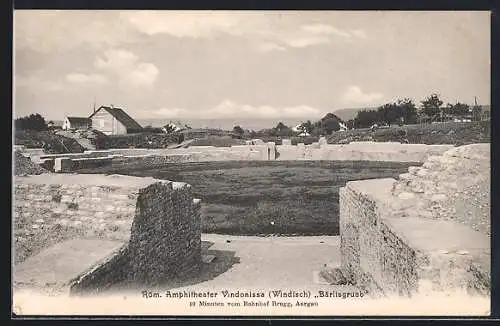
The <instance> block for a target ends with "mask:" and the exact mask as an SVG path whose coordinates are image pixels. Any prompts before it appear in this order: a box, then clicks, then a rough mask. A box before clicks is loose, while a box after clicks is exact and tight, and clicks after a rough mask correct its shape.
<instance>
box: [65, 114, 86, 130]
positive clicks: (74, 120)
mask: <svg viewBox="0 0 500 326" xmlns="http://www.w3.org/2000/svg"><path fill="white" fill-rule="evenodd" d="M91 126H92V121H91V120H90V119H89V118H81V117H66V119H64V123H63V125H62V128H63V129H64V130H70V129H88V128H90V127H91Z"/></svg>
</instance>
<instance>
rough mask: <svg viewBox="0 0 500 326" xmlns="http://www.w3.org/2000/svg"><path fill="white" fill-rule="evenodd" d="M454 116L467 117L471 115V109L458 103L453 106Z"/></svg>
mask: <svg viewBox="0 0 500 326" xmlns="http://www.w3.org/2000/svg"><path fill="white" fill-rule="evenodd" d="M452 114H453V115H454V116H459V117H466V116H468V115H469V114H470V107H469V106H468V105H467V104H464V103H460V102H458V103H457V104H455V105H453V108H452Z"/></svg>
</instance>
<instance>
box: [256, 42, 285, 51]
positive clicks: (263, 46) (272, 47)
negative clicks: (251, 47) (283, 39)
mask: <svg viewBox="0 0 500 326" xmlns="http://www.w3.org/2000/svg"><path fill="white" fill-rule="evenodd" d="M256 49H257V51H258V52H262V53H266V52H271V51H285V50H286V48H285V47H284V46H280V45H278V44H276V43H269V42H264V43H260V44H257V45H256Z"/></svg>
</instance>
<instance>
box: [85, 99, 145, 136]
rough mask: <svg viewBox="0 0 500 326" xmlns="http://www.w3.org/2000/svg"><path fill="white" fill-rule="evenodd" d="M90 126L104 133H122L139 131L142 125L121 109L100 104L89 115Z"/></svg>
mask: <svg viewBox="0 0 500 326" xmlns="http://www.w3.org/2000/svg"><path fill="white" fill-rule="evenodd" d="M89 119H90V120H92V128H94V129H96V130H99V131H100V132H102V133H104V134H106V135H123V134H130V133H135V132H140V131H141V130H142V127H141V125H140V124H138V123H137V122H136V121H135V120H134V119H132V117H130V116H129V115H128V114H127V113H126V112H125V111H124V110H123V109H120V108H115V107H113V106H101V107H99V108H98V109H97V110H95V112H94V113H92V115H91V116H90V117H89Z"/></svg>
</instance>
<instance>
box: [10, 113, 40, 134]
mask: <svg viewBox="0 0 500 326" xmlns="http://www.w3.org/2000/svg"><path fill="white" fill-rule="evenodd" d="M14 127H15V128H16V129H18V130H36V131H42V130H47V129H48V126H47V123H46V122H45V119H44V117H42V116H41V115H40V114H38V113H36V114H30V115H29V116H26V117H22V118H18V119H16V120H15V121H14Z"/></svg>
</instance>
